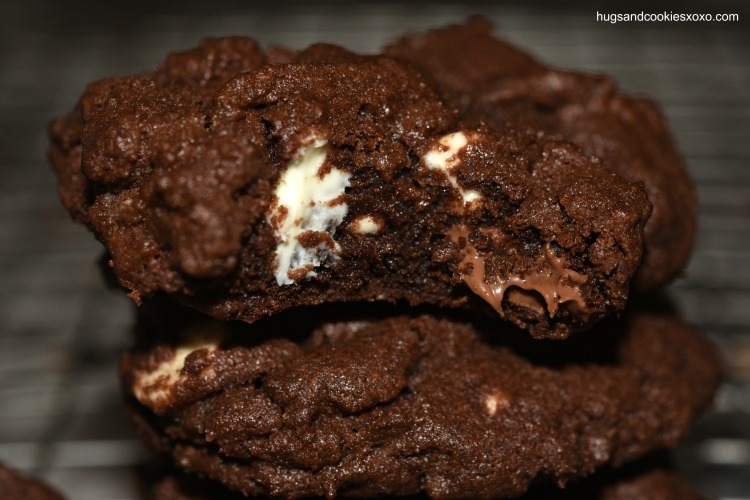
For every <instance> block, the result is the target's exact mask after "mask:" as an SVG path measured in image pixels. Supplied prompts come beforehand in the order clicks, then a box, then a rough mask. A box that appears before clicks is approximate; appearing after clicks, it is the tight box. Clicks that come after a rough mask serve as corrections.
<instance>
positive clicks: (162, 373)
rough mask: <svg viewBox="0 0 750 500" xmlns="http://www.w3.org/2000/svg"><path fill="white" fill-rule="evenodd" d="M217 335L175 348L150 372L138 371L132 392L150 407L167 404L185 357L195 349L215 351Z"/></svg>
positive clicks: (179, 377)
mask: <svg viewBox="0 0 750 500" xmlns="http://www.w3.org/2000/svg"><path fill="white" fill-rule="evenodd" d="M219 343H220V341H219V338H218V336H212V337H203V338H201V339H196V340H194V341H193V342H190V343H187V344H184V345H181V346H179V347H178V348H177V349H175V352H174V356H173V357H172V359H170V360H168V361H164V362H163V363H162V364H160V365H159V366H157V367H156V369H155V370H153V371H150V372H138V373H137V374H136V376H135V381H134V383H133V394H134V395H135V397H136V398H137V399H138V401H140V402H141V403H143V404H144V405H146V406H149V407H151V408H154V407H158V406H162V405H165V404H168V402H169V397H170V395H171V394H172V390H173V389H174V387H175V386H176V385H177V383H178V382H179V381H180V380H181V378H182V373H181V372H182V368H183V367H184V366H185V360H186V359H187V357H188V356H189V355H190V354H192V353H193V352H195V351H198V350H201V349H208V350H209V351H215V350H216V349H217V348H218V346H219Z"/></svg>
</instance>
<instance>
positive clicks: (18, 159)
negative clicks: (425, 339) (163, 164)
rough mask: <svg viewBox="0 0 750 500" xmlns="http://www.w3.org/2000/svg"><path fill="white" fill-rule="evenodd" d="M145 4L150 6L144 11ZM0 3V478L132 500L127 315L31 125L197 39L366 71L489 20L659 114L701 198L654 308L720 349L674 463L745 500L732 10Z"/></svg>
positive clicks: (744, 155) (738, 125) (742, 201)
mask: <svg viewBox="0 0 750 500" xmlns="http://www.w3.org/2000/svg"><path fill="white" fill-rule="evenodd" d="M154 3H156V2H154ZM630 5H631V4H630V3H615V4H611V3H610V4H605V3H604V2H600V3H594V2H587V3H578V4H576V5H575V6H574V7H571V6H565V7H563V6H561V5H560V3H557V2H555V3H549V2H543V3H537V4H534V6H529V5H528V4H526V3H523V4H522V3H509V4H503V5H500V4H499V3H497V2H481V3H477V2H474V3H466V2H462V3H460V4H459V3H458V2H425V1H421V2H410V3H408V4H406V3H397V2H378V3H375V2H370V3H353V2H352V3H349V2H302V1H299V2H288V1H276V2H268V3H262V4H261V3H253V2H202V3H194V4H186V2H159V3H158V4H156V5H152V3H151V2H141V1H135V2H128V3H124V2H104V1H98V2H93V1H91V2H81V1H78V2H62V1H60V2H53V1H48V2H45V1H41V0H33V1H24V2H13V3H9V2H4V3H3V5H2V7H0V284H2V286H0V461H4V462H7V463H10V464H12V465H13V466H14V467H16V468H19V469H22V470H26V471H29V472H32V473H36V474H39V475H41V476H43V477H45V478H47V479H48V480H49V481H50V482H51V483H53V484H55V485H56V486H58V487H59V488H60V489H61V490H62V491H64V492H65V493H66V494H67V495H68V496H69V497H70V498H75V499H101V498H110V499H115V498H116V499H127V498H135V496H136V487H135V484H136V482H135V479H134V478H135V469H136V466H138V465H139V464H143V463H144V462H145V460H146V457H147V455H146V454H145V452H144V451H143V450H142V448H141V445H140V443H139V442H138V441H137V440H136V439H135V437H134V435H133V432H132V430H131V428H130V426H129V425H128V423H127V422H126V420H125V418H124V417H123V416H122V408H121V405H120V394H119V390H118V388H117V378H116V370H115V366H116V360H117V356H118V352H119V350H120V349H122V348H123V347H124V346H127V345H128V342H129V341H128V330H129V328H130V324H131V320H132V319H131V318H132V310H131V307H132V306H131V304H130V303H129V300H128V299H127V298H126V297H125V296H124V295H123V294H121V293H119V292H118V291H113V290H109V289H107V288H106V286H105V285H104V283H103V282H102V279H101V278H100V277H99V274H98V271H97V268H96V265H95V263H96V261H97V258H98V257H99V255H100V252H101V248H100V246H99V245H98V244H97V243H96V242H95V241H94V239H93V238H92V237H91V235H90V234H89V233H87V232H86V230H85V229H83V228H81V227H79V226H78V225H75V224H73V223H71V222H70V221H69V219H68V216H67V214H66V213H65V212H64V211H63V210H62V208H61V207H60V204H59V202H58V201H57V199H56V194H55V178H54V175H53V173H52V171H51V169H50V168H49V167H48V165H47V162H46V159H45V149H46V144H47V136H46V123H47V122H48V121H49V120H50V119H51V118H53V117H56V116H60V115H61V114H63V113H66V112H67V111H68V110H69V109H70V108H71V107H72V106H73V105H74V103H75V101H76V99H77V97H78V96H79V95H80V93H81V92H82V90H83V88H84V86H85V85H86V84H87V83H88V82H90V81H92V80H95V79H98V78H102V77H105V76H108V75H111V74H127V73H132V72H137V71H139V70H142V69H146V68H149V67H150V66H152V65H154V64H155V63H156V62H158V61H160V60H161V59H163V57H164V55H165V54H166V53H167V52H168V51H170V50H173V49H184V48H188V47H190V46H192V45H195V44H196V43H197V42H198V41H199V40H200V39H201V38H203V37H205V36H219V35H227V34H240V35H249V36H253V37H255V38H257V39H258V40H260V41H261V42H262V43H264V44H284V45H287V46H291V47H303V46H305V45H307V44H309V43H312V42H315V41H328V42H334V43H340V44H344V45H347V46H349V47H350V48H352V49H354V50H358V51H364V52H373V51H376V50H377V49H378V47H379V46H380V45H382V44H383V43H385V42H387V41H388V40H390V39H392V38H393V37H395V36H397V35H398V34H400V33H402V32H404V31H414V30H421V29H425V28H428V27H431V26H436V25H441V24H445V23H450V22H459V21H461V20H462V19H464V18H466V17H467V16H468V15H470V14H476V13H483V14H485V15H487V16H488V17H489V18H490V19H492V20H493V21H494V22H495V24H496V26H497V32H498V33H499V34H502V35H503V36H505V37H506V38H508V39H510V40H511V41H513V42H515V43H517V44H519V45H522V46H524V47H526V48H528V49H529V50H531V51H533V52H535V53H536V54H538V55H539V56H540V57H541V58H543V59H545V60H546V61H548V62H551V63H554V64H555V65H558V66H565V67H573V68H578V69H583V70H589V71H595V72H606V73H610V74H612V75H614V76H615V77H616V78H617V79H618V81H619V82H620V84H621V86H622V87H623V88H625V89H626V90H627V91H629V92H633V93H647V94H649V95H651V96H653V97H655V98H656V99H657V100H659V101H660V102H661V104H662V106H663V108H664V112H665V114H666V115H667V117H668V118H669V121H670V124H671V126H672V130H673V132H674V134H675V136H676V140H677V141H678V143H679V145H680V148H681V150H682V152H683V154H684V155H685V157H686V159H687V161H688V165H689V167H690V170H691V173H692V175H693V178H694V179H695V181H696V183H697V186H698V193H699V197H700V234H699V237H698V241H697V242H696V249H695V253H694V258H693V261H692V264H691V265H690V268H689V269H688V273H687V275H686V277H685V278H684V279H683V280H680V281H679V282H678V283H676V284H674V285H673V286H672V287H671V288H670V290H669V294H670V295H671V297H672V298H673V299H674V301H675V303H676V304H677V306H678V307H679V309H680V310H681V312H682V314H683V316H684V317H685V318H686V320H687V321H689V322H690V323H691V324H693V325H694V326H695V327H697V329H699V330H701V331H703V332H704V333H705V334H706V335H709V336H710V337H712V338H713V339H715V340H716V342H717V343H718V344H719V345H720V347H721V348H722V350H723V352H724V354H725V356H726V358H727V365H728V370H729V377H728V380H727V382H726V384H725V385H724V387H723V388H722V390H721V392H720V395H719V397H718V399H717V404H716V409H715V411H714V412H713V413H711V414H710V415H707V416H706V417H704V418H703V419H702V420H701V421H700V422H699V424H698V425H697V427H696V430H695V432H694V433H693V434H692V435H691V436H690V438H689V439H688V440H687V441H686V443H685V444H684V445H683V446H682V447H681V448H680V449H678V450H677V451H676V452H675V453H674V455H673V456H674V460H675V462H676V463H677V464H678V466H679V468H680V469H681V470H682V471H683V472H684V473H685V474H686V476H687V477H688V479H689V480H690V481H691V482H693V483H694V484H695V485H696V486H697V487H698V488H699V489H700V490H701V491H703V492H704V493H705V494H707V495H710V496H713V497H715V498H727V499H729V498H733V499H739V498H745V499H750V466H749V465H748V464H750V165H749V163H750V152H749V149H748V148H749V147H750V31H749V30H748V26H749V23H748V21H747V19H748V15H750V12H749V11H748V9H746V8H744V5H743V3H742V2H712V3H710V4H709V3H708V2H687V3H685V2H666V3H661V4H659V5H658V6H654V5H650V6H638V7H637V8H636V7H634V6H630ZM665 8H666V10H672V11H674V12H684V13H717V12H726V13H738V14H739V15H740V21H739V22H737V23H620V24H616V25H612V24H609V23H603V22H597V21H596V12H597V11H599V12H602V13H611V12H623V13H624V12H640V11H641V10H645V11H647V12H661V11H663V10H664V9H665Z"/></svg>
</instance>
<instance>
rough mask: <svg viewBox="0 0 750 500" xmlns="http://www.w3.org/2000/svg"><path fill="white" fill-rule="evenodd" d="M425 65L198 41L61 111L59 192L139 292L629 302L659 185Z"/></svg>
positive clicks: (268, 306)
mask: <svg viewBox="0 0 750 500" xmlns="http://www.w3.org/2000/svg"><path fill="white" fill-rule="evenodd" d="M434 76H435V75H429V74H426V73H425V72H424V71H422V70H419V69H418V68H415V67H414V65H412V64H410V63H408V62H401V61H399V60H397V59H396V58H394V57H390V56H387V55H380V56H360V55H356V54H353V53H350V52H348V51H346V50H345V49H342V48H339V47H335V46H330V45H313V46H311V47H309V48H308V49H305V50H303V51H301V52H291V51H286V50H281V49H276V50H273V51H270V52H264V51H263V50H261V49H260V48H259V47H258V45H257V44H256V43H255V42H253V41H252V40H249V39H246V38H226V39H219V40H208V41H206V42H204V44H203V45H202V46H201V47H199V48H197V49H194V50H192V51H188V52H185V53H177V54H172V55H170V56H169V57H168V58H167V60H166V61H165V62H164V63H163V64H162V65H160V66H159V67H158V68H157V69H155V70H154V71H152V72H147V73H144V74H141V75H138V76H131V77H122V78H109V79H105V80H102V81H100V82H97V83H94V84H92V85H90V86H89V87H88V89H87V90H86V92H85V93H84V95H83V96H82V98H81V100H80V101H79V103H78V104H77V106H76V108H75V109H74V110H73V111H72V112H71V113H70V114H69V115H68V116H67V117H65V118H63V119H61V120H58V121H56V122H54V123H53V124H52V125H51V135H52V146H51V150H50V155H51V158H52V162H53V164H54V165H55V167H56V169H57V171H58V174H59V179H60V195H61V198H62V200H63V202H64V203H65V205H66V207H67V208H68V209H69V210H70V211H71V213H72V214H73V216H74V217H75V218H76V219H78V220H80V221H82V222H84V223H86V224H87V225H88V226H89V227H90V228H91V229H92V230H93V231H94V233H95V234H96V235H97V237H98V238H99V239H100V240H101V241H102V242H103V243H104V245H105V246H106V248H107V250H108V252H109V254H110V256H111V263H112V266H113V268H114V271H115V274H116V275H117V277H118V279H119V281H120V282H121V283H122V284H123V285H124V286H126V287H127V288H129V289H131V290H132V294H131V296H132V297H133V298H134V299H136V301H138V300H140V297H141V296H148V295H152V294H154V293H156V292H166V293H167V294H169V295H171V296H173V297H175V298H177V299H178V300H180V301H181V302H183V303H186V304H188V305H191V306H193V307H196V308H198V309H200V310H202V311H205V312H207V313H209V314H211V315H213V316H214V317H216V318H219V319H241V320H245V321H248V322H252V321H255V320H256V319H258V318H260V317H263V316H267V315H271V314H274V313H276V312H279V311H281V310H283V309H286V308H289V307H292V306H296V305H302V304H316V303H321V302H328V301H350V300H388V301H399V300H405V301H408V302H409V303H412V304H417V303H433V304H437V305H441V306H450V307H462V306H468V307H485V308H487V309H488V310H493V309H494V311H496V313H497V314H499V315H500V316H502V317H504V318H506V319H509V320H511V321H513V322H515V323H516V324H518V325H519V326H521V327H523V328H526V329H528V330H529V331H530V332H531V333H532V335H534V336H535V337H554V338H563V337H566V336H567V335H569V334H570V332H571V331H573V330H575V329H578V328H582V327H585V326H587V325H588V324H590V323H592V322H593V321H595V320H597V319H599V318H601V317H603V316H606V315H608V314H611V313H614V312H617V311H620V310H621V309H622V308H623V307H624V305H625V302H626V299H627V295H628V290H629V285H630V281H631V279H632V278H633V276H634V275H635V273H636V272H637V270H638V268H639V265H640V263H641V257H642V253H643V249H644V236H643V231H644V226H645V224H646V221H647V219H648V217H649V214H650V211H651V205H650V203H649V201H648V199H647V196H646V191H648V190H649V189H650V188H647V189H646V190H644V188H643V185H642V184H641V183H633V182H630V181H629V180H626V179H625V178H623V177H621V176H620V175H618V174H616V173H614V172H613V171H612V170H611V169H608V168H606V166H605V165H604V164H603V162H602V160H600V159H598V158H596V157H593V156H591V155H590V154H588V153H586V152H581V150H580V149H579V147H577V146H575V145H574V144H572V143H570V142H566V139H565V138H564V137H561V136H560V134H557V133H555V134H553V135H550V134H549V133H548V132H545V131H544V130H543V129H540V128H539V127H537V126H536V124H535V123H534V122H533V121H532V120H529V121H523V120H518V121H512V122H510V123H506V122H502V120H499V119H498V120H484V121H483V120H482V119H480V118H478V114H477V112H476V110H474V108H473V107H471V109H469V108H468V107H467V106H466V105H465V103H464V102H463V101H462V100H461V99H457V98H456V96H455V95H453V94H451V93H450V92H448V91H447V90H446V88H447V87H446V86H445V85H438V86H437V87H436V86H435V84H434ZM479 97H482V98H484V97H485V96H483V95H482V96H479ZM472 98H473V97H472ZM647 252H651V250H650V249H647Z"/></svg>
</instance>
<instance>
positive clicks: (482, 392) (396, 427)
mask: <svg viewBox="0 0 750 500" xmlns="http://www.w3.org/2000/svg"><path fill="white" fill-rule="evenodd" d="M162 313H164V311H163V310H162ZM178 315H179V314H178ZM304 317H305V316H304V314H301V315H300V317H299V318H296V319H291V320H290V319H289V318H284V315H282V316H281V317H277V318H272V319H271V320H264V321H261V322H258V323H256V324H255V325H252V326H250V327H248V326H247V325H242V326H238V325H232V324H227V323H218V322H213V323H203V324H201V322H200V321H198V320H196V319H195V318H190V317H188V316H186V315H183V318H182V320H181V321H184V322H185V323H186V324H187V325H190V326H189V327H188V329H189V330H191V333H187V334H183V335H182V340H181V341H180V343H179V344H174V343H173V342H170V341H168V340H164V341H159V342H156V343H153V342H154V340H153V339H155V338H156V337H158V335H156V334H155V333H154V332H147V331H146V330H148V328H145V329H144V331H143V332H142V334H141V336H142V337H143V338H150V339H152V340H151V342H152V344H151V345H142V346H141V347H140V348H136V349H134V350H132V351H130V352H128V353H127V354H126V355H125V356H124V358H123V361H122V365H121V369H122V380H123V387H124V389H125V392H126V393H127V395H128V399H129V401H130V406H131V408H132V417H133V419H134V421H135V423H136V426H137V427H138V429H139V430H140V432H141V433H142V435H143V437H144V438H145V441H146V442H147V444H148V445H149V446H150V447H151V448H153V449H154V450H156V451H158V452H161V453H164V454H166V455H169V456H171V457H172V459H173V461H174V463H175V464H176V465H177V466H178V467H180V468H182V469H184V470H185V471H187V472H189V473H191V474H197V475H199V476H202V477H208V478H212V479H214V480H216V481H219V482H221V483H223V484H224V485H226V486H228V487H229V488H231V489H233V490H237V491H240V492H242V493H244V494H248V495H249V494H269V495H272V496H279V497H286V498H297V497H304V496H327V497H329V498H332V497H334V496H336V495H348V496H360V497H367V496H375V495H411V494H417V493H420V492H424V493H426V494H427V495H428V496H430V497H433V498H497V497H513V496H517V495H520V494H522V493H524V492H525V491H526V490H527V489H528V488H529V487H530V485H532V484H534V483H537V482H544V481H555V482H558V483H559V484H565V483H566V482H567V481H569V480H570V479H572V478H575V477H579V476H583V475H588V474H590V473H592V472H593V471H594V470H595V469H597V468H598V467H601V466H604V465H606V464H614V465H618V464H622V463H625V462H628V461H631V460H634V459H636V458H638V457H640V456H643V455H644V454H646V453H648V452H649V451H652V450H655V449H660V448H662V447H670V446H673V445H675V444H676V442H677V440H678V439H679V438H680V437H681V436H682V435H684V433H685V432H686V430H687V429H688V427H689V426H690V424H691V423H692V422H693V420H694V419H695V417H696V416H697V414H698V413H699V412H700V411H701V410H703V409H705V408H706V407H707V405H708V404H709V403H710V401H711V397H712V394H713V392H714V390H715V388H716V385H717V383H718V381H719V377H720V372H721V367H720V363H719V360H718V357H717V354H716V352H715V351H714V349H713V347H712V346H711V345H710V344H709V343H708V342H706V341H705V340H703V339H702V338H700V337H699V336H698V335H696V334H695V333H693V332H692V331H691V330H690V329H688V328H687V327H686V326H684V325H683V324H681V323H680V322H679V321H677V320H676V319H674V318H672V317H670V316H667V315H661V314H655V313H646V312H641V313H632V314H630V315H627V316H625V317H623V318H621V319H620V320H618V321H606V322H603V323H602V324H601V325H600V326H599V328H602V329H603V330H605V331H601V332H594V331H589V332H584V333H580V334H578V335H576V336H574V337H573V338H571V339H568V340H567V341H566V342H564V343H560V342H556V341H549V340H548V341H540V340H532V339H530V338H528V337H525V336H518V335H505V336H500V337H501V338H506V339H508V340H504V341H503V342H502V343H501V342H500V341H499V340H498V337H499V336H498V335H496V330H497V327H496V325H495V324H494V323H495V322H493V321H487V322H486V323H484V324H480V323H481V322H479V323H478V322H477V321H476V319H475V318H471V319H472V321H469V320H468V319H467V318H464V319H460V318H456V317H454V318H451V319H448V318H436V317H434V316H430V315H419V316H394V317H388V318H384V319H377V320H362V319H360V320H352V321H344V322H339V323H326V322H324V323H323V324H321V325H319V326H317V327H316V328H314V329H313V331H312V333H311V334H310V335H309V336H308V335H307V334H306V330H307V327H306V326H305V321H304V320H301V319H300V318H304ZM164 324H172V325H173V326H172V328H175V326H174V320H169V321H164ZM162 327H163V326H158V327H157V328H162ZM254 327H258V328H260V329H262V330H265V331H267V334H263V333H262V332H261V333H257V334H256V335H248V334H247V333H246V332H243V331H242V330H244V329H246V328H254ZM232 328H234V329H236V330H238V331H234V332H232V331H230V330H232ZM266 335H267V336H266ZM251 339H254V342H250V340H251ZM511 339H512V340H511Z"/></svg>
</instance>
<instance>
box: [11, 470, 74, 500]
mask: <svg viewBox="0 0 750 500" xmlns="http://www.w3.org/2000/svg"><path fill="white" fill-rule="evenodd" d="M0 498H2V499H3V500H63V497H62V496H61V495H60V494H59V493H57V492H56V491H54V490H53V489H52V488H50V487H49V486H47V485H46V484H43V483H42V482H41V481H39V480H37V479H33V478H31V477H27V476H25V475H22V474H20V473H18V472H16V471H14V470H12V469H9V468H8V467H6V466H5V465H3V464H2V463H0Z"/></svg>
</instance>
